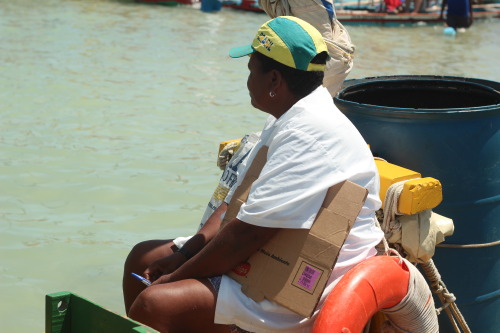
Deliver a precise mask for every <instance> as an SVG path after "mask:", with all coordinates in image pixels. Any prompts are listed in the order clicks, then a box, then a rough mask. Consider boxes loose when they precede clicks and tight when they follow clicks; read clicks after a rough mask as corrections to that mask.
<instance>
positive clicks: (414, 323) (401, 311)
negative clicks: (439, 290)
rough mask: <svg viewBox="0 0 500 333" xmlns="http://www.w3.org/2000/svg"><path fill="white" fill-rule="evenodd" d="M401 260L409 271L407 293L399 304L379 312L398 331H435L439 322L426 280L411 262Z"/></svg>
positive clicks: (429, 332) (430, 332) (409, 332)
mask: <svg viewBox="0 0 500 333" xmlns="http://www.w3.org/2000/svg"><path fill="white" fill-rule="evenodd" d="M402 260H403V261H404V264H405V265H406V266H407V267H408V269H409V273H410V279H409V284H408V293H407V294H406V296H405V297H404V298H403V299H402V300H401V302H399V304H397V305H395V306H394V307H392V308H388V309H383V310H381V312H383V313H384V314H385V315H386V316H387V317H388V318H389V320H390V321H391V325H392V326H393V327H395V328H396V329H397V330H398V332H408V333H411V332H426V333H437V332H439V324H438V320H437V315H436V312H435V309H434V302H433V299H432V293H431V291H430V289H429V286H428V284H427V281H425V278H424V277H423V276H422V274H420V272H419V271H418V269H417V268H416V267H415V266H414V265H413V264H412V263H410V262H409V261H408V260H406V259H402Z"/></svg>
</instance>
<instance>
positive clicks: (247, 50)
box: [229, 45, 255, 58]
mask: <svg viewBox="0 0 500 333" xmlns="http://www.w3.org/2000/svg"><path fill="white" fill-rule="evenodd" d="M254 52H255V50H254V49H253V47H252V45H245V46H240V47H234V48H232V49H230V50H229V56H230V57H231V58H241V57H244V56H246V55H249V54H252V53H254Z"/></svg>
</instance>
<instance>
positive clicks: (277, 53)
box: [229, 16, 328, 72]
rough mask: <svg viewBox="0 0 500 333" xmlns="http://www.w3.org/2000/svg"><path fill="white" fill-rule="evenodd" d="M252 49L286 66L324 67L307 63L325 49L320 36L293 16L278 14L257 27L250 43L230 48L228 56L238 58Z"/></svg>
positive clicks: (310, 69)
mask: <svg viewBox="0 0 500 333" xmlns="http://www.w3.org/2000/svg"><path fill="white" fill-rule="evenodd" d="M254 52H259V53H261V54H263V55H265V56H266V57H269V58H271V59H273V60H276V61H277V62H279V63H281V64H283V65H286V66H288V67H292V68H295V69H299V70H302V71H316V72H322V71H324V70H325V67H326V66H325V65H320V64H311V60H312V59H313V58H314V57H315V56H316V55H318V54H319V53H321V52H328V51H327V47H326V44H325V40H324V39H323V36H321V34H320V32H319V31H318V30H316V28H314V27H313V26H312V25H310V24H309V23H307V22H306V21H303V20H301V19H299V18H296V17H294V16H279V17H276V18H274V19H272V20H269V21H267V22H266V23H264V24H263V25H262V26H261V27H260V28H259V30H258V31H257V35H256V36H255V38H254V40H253V42H252V45H245V46H241V47H236V48H233V49H231V50H229V56H230V57H232V58H239V57H243V56H246V55H249V54H252V53H254Z"/></svg>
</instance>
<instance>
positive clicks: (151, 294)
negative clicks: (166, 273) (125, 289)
mask: <svg viewBox="0 0 500 333" xmlns="http://www.w3.org/2000/svg"><path fill="white" fill-rule="evenodd" d="M216 302H217V293H216V291H215V289H214V287H213V286H212V284H211V283H210V282H209V281H208V280H207V279H201V280H196V279H188V280H182V281H176V282H172V283H166V284H159V285H152V286H150V287H148V288H146V289H145V290H144V291H143V292H141V293H140V295H139V296H138V297H137V299H136V300H135V302H134V303H133V305H132V307H131V308H130V312H129V316H130V317H131V318H132V319H135V320H137V321H139V322H142V323H144V324H146V325H149V326H151V327H153V328H155V329H157V330H159V331H161V332H214V333H218V332H221V333H228V332H229V331H230V330H229V327H228V326H226V325H216V324H214V315H215V304H216Z"/></svg>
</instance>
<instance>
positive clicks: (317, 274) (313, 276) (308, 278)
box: [292, 261, 324, 295]
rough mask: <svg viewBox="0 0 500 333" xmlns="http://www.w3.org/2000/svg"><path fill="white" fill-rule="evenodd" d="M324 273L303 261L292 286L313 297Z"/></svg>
mask: <svg viewBox="0 0 500 333" xmlns="http://www.w3.org/2000/svg"><path fill="white" fill-rule="evenodd" d="M323 273H324V270H322V269H320V268H318V267H316V266H313V265H311V264H308V263H307V262H305V261H303V262H302V263H301V264H300V268H299V270H298V271H297V274H296V275H295V279H294V280H293V283H292V285H294V286H295V287H297V288H300V289H302V290H304V291H306V292H308V293H309V294H311V295H312V294H314V290H315V289H316V286H317V283H318V281H319V279H320V278H321V275H322V274H323Z"/></svg>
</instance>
